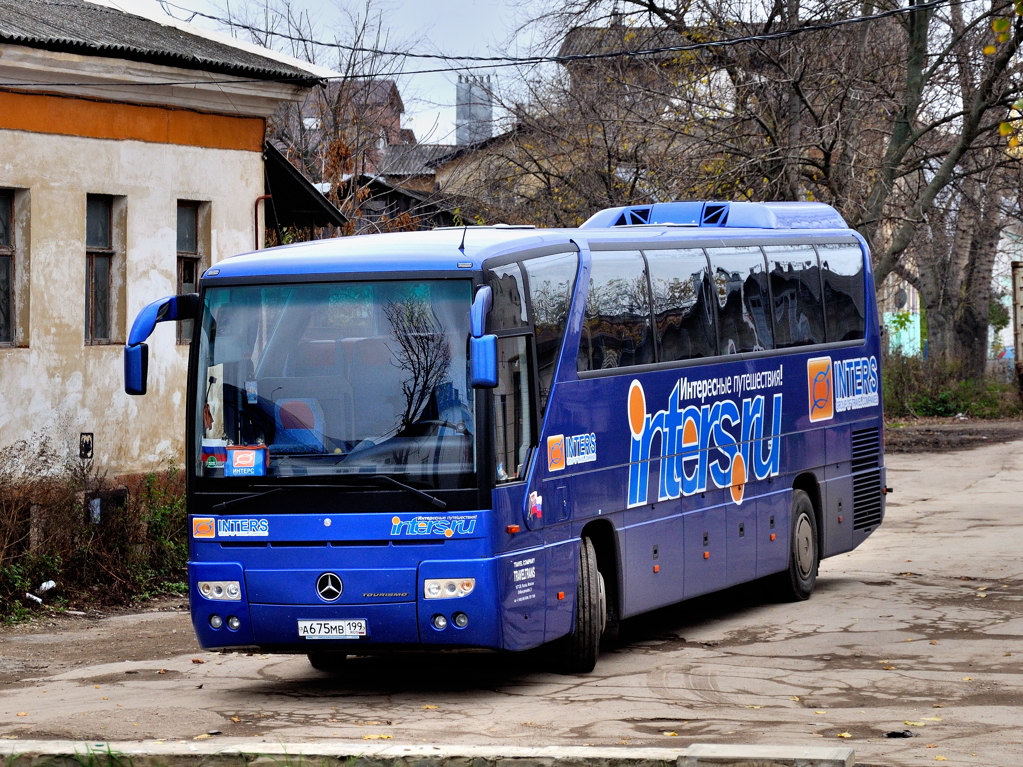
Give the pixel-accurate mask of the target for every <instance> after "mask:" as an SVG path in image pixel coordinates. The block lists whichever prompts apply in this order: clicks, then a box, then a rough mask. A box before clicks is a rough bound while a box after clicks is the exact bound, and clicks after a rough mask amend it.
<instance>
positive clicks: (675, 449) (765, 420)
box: [628, 380, 782, 508]
mask: <svg viewBox="0 0 1023 767" xmlns="http://www.w3.org/2000/svg"><path fill="white" fill-rule="evenodd" d="M682 383H683V382H682V381H679V383H677V384H676V385H675V388H674V389H672V391H671V394H670V395H669V397H668V407H667V408H666V409H664V410H658V411H657V412H656V413H653V414H650V413H648V412H647V407H646V393H645V392H644V390H643V385H642V384H641V383H640V382H639V381H636V380H634V381H633V382H632V384H631V385H630V387H629V408H628V411H629V412H628V414H629V428H630V430H631V432H632V444H631V447H630V452H629V461H630V465H629V497H628V505H629V507H630V508H631V507H633V506H640V505H642V504H645V503H648V502H649V480H650V467H651V464H652V460H651V459H652V458H654V457H655V456H654V450H655V443H657V446H658V448H659V455H658V456H657V457H659V458H660V471H659V476H660V479H659V482H658V488H657V500H659V501H665V500H669V499H674V498H678V497H680V496H688V495H694V494H696V493H702V492H705V491H706V490H707V487H708V483H713V485H714V486H715V487H719V488H730V489H731V494H732V500H733V501H734V502H735V503H737V504H738V503H742V498H743V492H744V487H745V484H746V481H747V480H748V479H749V478H754V477H755V478H756V479H767V478H768V477H773V476H777V474H778V473H779V470H780V467H781V413H782V394H781V392H778V393H776V394H774V395H772V396H771V407H770V409H769V410H768V407H767V399H766V397H765V396H764V395H763V394H760V395H757V396H755V397H749V398H746V399H743V400H741V401H739V402H736V401H734V400H727V399H726V400H718V401H716V402H713V403H706V404H703V405H699V406H697V405H687V406H685V407H683V406H682V397H681V393H682ZM765 432H766V433H765Z"/></svg>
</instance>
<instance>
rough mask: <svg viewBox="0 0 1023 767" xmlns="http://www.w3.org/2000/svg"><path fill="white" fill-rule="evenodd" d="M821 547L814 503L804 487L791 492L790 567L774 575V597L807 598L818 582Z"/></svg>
mask: <svg viewBox="0 0 1023 767" xmlns="http://www.w3.org/2000/svg"><path fill="white" fill-rule="evenodd" d="M819 567H820V550H819V548H818V545H817V518H816V517H815V516H814V513H813V502H812V501H811V500H810V496H809V495H807V493H806V492H805V491H804V490H793V491H792V519H791V532H790V535H789V566H788V569H787V570H785V571H784V572H780V573H778V575H777V576H775V578H776V581H775V584H776V587H777V588H776V589H775V591H776V592H777V596H778V598H779V599H781V600H783V601H786V602H802V601H803V600H805V599H809V598H810V594H812V593H813V587H814V586H815V585H816V584H817V570H818V569H819Z"/></svg>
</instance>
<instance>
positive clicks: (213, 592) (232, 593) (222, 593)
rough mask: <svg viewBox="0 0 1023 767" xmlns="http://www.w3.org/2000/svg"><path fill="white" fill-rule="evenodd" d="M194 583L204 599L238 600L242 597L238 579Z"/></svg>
mask: <svg viewBox="0 0 1023 767" xmlns="http://www.w3.org/2000/svg"><path fill="white" fill-rule="evenodd" d="M196 585H197V586H198V587H199V593H200V594H201V595H202V596H204V597H205V598H206V599H213V600H216V601H219V602H239V601H241V598H242V586H241V584H240V583H239V582H238V581H199V583H198V584H196Z"/></svg>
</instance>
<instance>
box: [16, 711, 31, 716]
mask: <svg viewBox="0 0 1023 767" xmlns="http://www.w3.org/2000/svg"><path fill="white" fill-rule="evenodd" d="M17 715H18V716H28V711H19V712H18V714H17Z"/></svg>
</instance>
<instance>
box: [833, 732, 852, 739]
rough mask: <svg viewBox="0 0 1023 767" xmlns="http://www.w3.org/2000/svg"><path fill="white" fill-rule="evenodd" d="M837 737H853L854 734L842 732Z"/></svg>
mask: <svg viewBox="0 0 1023 767" xmlns="http://www.w3.org/2000/svg"><path fill="white" fill-rule="evenodd" d="M835 737H836V738H851V737H852V735H850V734H849V733H848V732H840V733H838V735H836V736H835Z"/></svg>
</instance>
